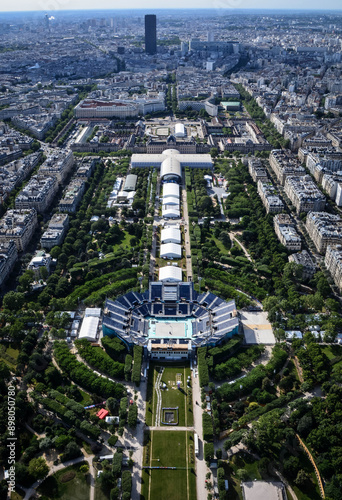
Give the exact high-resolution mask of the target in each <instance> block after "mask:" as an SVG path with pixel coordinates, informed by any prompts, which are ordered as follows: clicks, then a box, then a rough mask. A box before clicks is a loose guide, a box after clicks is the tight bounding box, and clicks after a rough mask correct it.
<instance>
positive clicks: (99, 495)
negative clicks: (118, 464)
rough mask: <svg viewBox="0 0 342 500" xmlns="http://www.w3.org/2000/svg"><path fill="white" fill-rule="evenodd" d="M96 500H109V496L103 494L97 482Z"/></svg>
mask: <svg viewBox="0 0 342 500" xmlns="http://www.w3.org/2000/svg"><path fill="white" fill-rule="evenodd" d="M85 500H87V499H85ZM95 500H109V495H106V494H105V493H103V491H102V489H101V486H100V484H99V483H97V482H96V481H95Z"/></svg>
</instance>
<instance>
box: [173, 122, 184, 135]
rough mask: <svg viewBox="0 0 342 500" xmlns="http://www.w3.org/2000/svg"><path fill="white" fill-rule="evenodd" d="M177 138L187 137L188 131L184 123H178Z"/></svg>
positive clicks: (176, 126)
mask: <svg viewBox="0 0 342 500" xmlns="http://www.w3.org/2000/svg"><path fill="white" fill-rule="evenodd" d="M174 135H175V137H185V136H186V130H185V127H184V125H183V123H176V125H175V134H174Z"/></svg>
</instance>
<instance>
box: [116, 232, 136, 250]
mask: <svg viewBox="0 0 342 500" xmlns="http://www.w3.org/2000/svg"><path fill="white" fill-rule="evenodd" d="M132 238H133V235H132V234H129V233H128V232H127V231H124V237H123V238H121V239H120V242H119V243H116V244H115V245H113V252H116V251H117V250H119V249H120V248H124V247H128V248H130V247H131V239H132Z"/></svg>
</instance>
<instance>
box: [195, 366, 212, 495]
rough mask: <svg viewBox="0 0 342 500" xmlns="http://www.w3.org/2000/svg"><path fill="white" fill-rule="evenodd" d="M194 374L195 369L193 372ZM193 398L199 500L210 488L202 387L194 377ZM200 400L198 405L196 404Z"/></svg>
mask: <svg viewBox="0 0 342 500" xmlns="http://www.w3.org/2000/svg"><path fill="white" fill-rule="evenodd" d="M192 374H193V375H194V371H193V372H192ZM192 399H193V412H194V430H195V432H196V434H197V435H198V443H199V453H198V455H197V457H196V490H197V500H207V498H208V490H207V489H206V487H205V476H206V474H207V472H208V471H209V469H208V467H207V464H206V462H205V460H204V449H203V446H204V440H203V432H202V413H203V410H202V407H201V388H200V385H199V379H198V376H197V377H194V376H193V377H192ZM196 401H198V403H199V404H198V405H197V404H196Z"/></svg>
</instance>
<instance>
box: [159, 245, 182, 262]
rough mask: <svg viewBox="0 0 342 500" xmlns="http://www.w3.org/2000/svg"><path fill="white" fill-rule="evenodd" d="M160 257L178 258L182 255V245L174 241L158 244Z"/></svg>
mask: <svg viewBox="0 0 342 500" xmlns="http://www.w3.org/2000/svg"><path fill="white" fill-rule="evenodd" d="M160 257H166V258H170V257H172V258H175V259H180V258H181V257H182V247H181V246H180V245H177V244H176V243H164V244H162V245H160Z"/></svg>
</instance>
